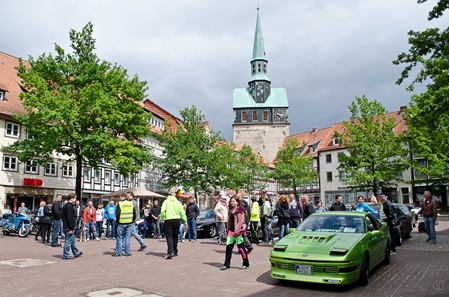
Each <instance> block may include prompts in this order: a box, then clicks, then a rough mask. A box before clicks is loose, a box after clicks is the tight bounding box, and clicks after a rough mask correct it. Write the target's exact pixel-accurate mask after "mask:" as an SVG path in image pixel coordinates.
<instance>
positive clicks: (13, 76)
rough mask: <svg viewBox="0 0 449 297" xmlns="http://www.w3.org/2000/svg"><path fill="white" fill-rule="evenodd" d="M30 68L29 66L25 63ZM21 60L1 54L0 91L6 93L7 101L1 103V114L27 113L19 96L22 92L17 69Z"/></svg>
mask: <svg viewBox="0 0 449 297" xmlns="http://www.w3.org/2000/svg"><path fill="white" fill-rule="evenodd" d="M24 62H25V63H26V64H27V65H28V66H29V64H28V63H27V62H26V61H24ZM18 66H19V58H16V57H13V56H10V55H8V54H5V53H3V52H0V89H1V90H2V91H4V92H5V100H4V101H0V113H2V114H7V115H13V114H17V113H19V114H23V113H25V112H26V111H25V108H24V107H23V104H22V101H21V100H20V98H19V94H20V93H21V92H22V89H21V87H20V86H21V84H20V78H19V77H18V76H17V70H16V69H15V67H18Z"/></svg>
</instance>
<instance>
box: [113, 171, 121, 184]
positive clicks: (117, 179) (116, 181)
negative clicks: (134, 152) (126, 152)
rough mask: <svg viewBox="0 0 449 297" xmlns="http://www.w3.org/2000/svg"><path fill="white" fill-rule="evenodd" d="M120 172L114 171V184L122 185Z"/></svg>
mask: <svg viewBox="0 0 449 297" xmlns="http://www.w3.org/2000/svg"><path fill="white" fill-rule="evenodd" d="M120 177H121V176H120V172H114V185H115V186H119V185H120Z"/></svg>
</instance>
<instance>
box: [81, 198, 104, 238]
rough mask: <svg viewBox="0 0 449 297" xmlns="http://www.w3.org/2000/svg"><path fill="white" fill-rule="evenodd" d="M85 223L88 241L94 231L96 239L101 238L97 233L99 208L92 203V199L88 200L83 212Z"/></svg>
mask: <svg viewBox="0 0 449 297" xmlns="http://www.w3.org/2000/svg"><path fill="white" fill-rule="evenodd" d="M83 220H84V224H86V229H87V234H86V241H89V239H90V233H91V232H92V234H93V236H94V239H96V240H100V238H98V235H97V228H96V225H97V210H96V209H95V207H93V205H92V201H89V202H87V206H86V208H85V209H84V213H83Z"/></svg>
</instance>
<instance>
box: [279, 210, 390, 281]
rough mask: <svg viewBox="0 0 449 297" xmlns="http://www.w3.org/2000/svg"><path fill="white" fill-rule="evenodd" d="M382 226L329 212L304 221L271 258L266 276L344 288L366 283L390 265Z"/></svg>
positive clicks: (358, 215)
mask: <svg viewBox="0 0 449 297" xmlns="http://www.w3.org/2000/svg"><path fill="white" fill-rule="evenodd" d="M389 242H390V235H389V233H388V226H387V225H386V223H383V222H380V221H379V220H377V219H376V218H375V217H373V216H372V215H371V214H369V213H365V212H345V211H332V212H321V213H315V214H313V215H311V216H309V217H308V218H307V219H305V220H304V222H302V223H301V225H300V226H299V227H298V228H297V229H296V230H295V229H291V230H290V232H289V234H288V235H287V236H285V237H284V238H282V239H281V240H279V242H278V243H276V245H275V246H274V247H273V250H272V251H271V254H270V262H271V277H272V278H275V279H282V280H293V281H303V282H312V283H326V284H340V285H347V284H351V283H354V282H357V281H359V282H360V284H363V285H366V284H368V278H369V272H370V270H371V269H373V268H374V267H375V266H377V265H379V264H380V263H382V262H383V263H384V264H386V265H388V264H389V263H390V250H389Z"/></svg>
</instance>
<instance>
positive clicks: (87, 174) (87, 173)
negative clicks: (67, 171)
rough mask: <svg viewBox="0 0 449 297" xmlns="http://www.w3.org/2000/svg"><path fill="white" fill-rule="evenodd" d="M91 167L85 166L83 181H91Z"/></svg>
mask: <svg viewBox="0 0 449 297" xmlns="http://www.w3.org/2000/svg"><path fill="white" fill-rule="evenodd" d="M90 172H91V171H90V168H83V181H85V182H90Z"/></svg>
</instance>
